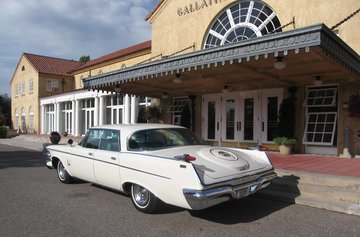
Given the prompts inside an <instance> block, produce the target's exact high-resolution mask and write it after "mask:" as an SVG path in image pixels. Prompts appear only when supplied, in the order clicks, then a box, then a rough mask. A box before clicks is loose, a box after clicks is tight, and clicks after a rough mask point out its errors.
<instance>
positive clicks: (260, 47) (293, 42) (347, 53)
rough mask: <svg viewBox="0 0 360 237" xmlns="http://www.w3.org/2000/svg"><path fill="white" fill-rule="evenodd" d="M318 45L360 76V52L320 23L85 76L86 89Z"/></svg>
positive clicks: (307, 48) (306, 48)
mask: <svg viewBox="0 0 360 237" xmlns="http://www.w3.org/2000/svg"><path fill="white" fill-rule="evenodd" d="M316 46H321V47H322V48H323V50H325V51H326V52H327V53H329V54H331V55H333V57H335V58H337V59H339V60H341V61H342V62H345V64H346V65H347V67H348V69H350V70H351V71H353V72H354V73H355V74H356V75H357V77H360V56H359V55H358V54H357V53H356V52H355V51H354V50H352V49H351V48H350V47H349V46H348V45H346V44H345V43H344V42H343V41H342V40H341V39H340V38H339V37H337V36H336V35H335V34H334V33H333V32H332V31H331V30H330V29H329V28H328V27H326V26H325V25H324V24H318V25H314V26H309V27H305V28H301V29H296V30H292V31H287V32H282V33H277V34H271V35H267V36H263V37H259V38H255V39H251V40H247V41H243V42H239V43H234V44H228V45H224V46H219V47H214V48H209V49H203V50H199V51H196V52H192V53H188V54H183V55H180V56H176V57H172V58H167V59H161V60H158V61H154V62H150V63H146V64H142V65H137V66H133V67H129V68H126V69H122V70H117V71H113V72H110V73H106V74H102V75H99V76H93V77H90V78H87V79H85V80H84V89H100V88H101V87H105V86H112V85H116V84H120V83H126V82H130V81H133V80H143V79H148V78H153V77H158V76H162V75H168V74H173V73H177V72H184V71H190V70H196V69H197V68H204V67H211V66H217V65H218V64H223V65H224V64H225V63H228V62H230V63H233V62H234V61H235V60H237V61H238V62H241V60H246V61H249V60H250V59H251V58H256V57H259V56H260V55H265V56H266V57H267V56H268V55H269V54H274V55H275V54H279V53H284V52H287V51H290V50H295V51H299V50H305V51H306V50H309V49H310V47H316ZM340 52H341V53H340Z"/></svg>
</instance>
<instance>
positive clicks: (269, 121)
mask: <svg viewBox="0 0 360 237" xmlns="http://www.w3.org/2000/svg"><path fill="white" fill-rule="evenodd" d="M282 99H283V89H271V90H263V91H262V93H261V108H262V109H261V142H267V143H268V142H272V141H273V139H274V137H275V134H276V129H277V124H278V114H279V109H280V104H281V102H282Z"/></svg>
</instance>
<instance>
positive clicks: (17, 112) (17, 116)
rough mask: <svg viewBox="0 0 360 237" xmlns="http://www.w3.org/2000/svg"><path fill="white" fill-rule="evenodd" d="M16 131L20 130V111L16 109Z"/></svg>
mask: <svg viewBox="0 0 360 237" xmlns="http://www.w3.org/2000/svg"><path fill="white" fill-rule="evenodd" d="M14 129H15V130H18V129H19V111H18V110H17V109H15V121H14Z"/></svg>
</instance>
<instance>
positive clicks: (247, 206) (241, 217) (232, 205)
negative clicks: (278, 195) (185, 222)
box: [189, 195, 292, 225]
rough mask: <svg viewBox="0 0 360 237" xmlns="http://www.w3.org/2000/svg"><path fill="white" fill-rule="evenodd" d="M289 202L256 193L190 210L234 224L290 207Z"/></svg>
mask: <svg viewBox="0 0 360 237" xmlns="http://www.w3.org/2000/svg"><path fill="white" fill-rule="evenodd" d="M289 205H292V204H288V203H282V202H277V201H271V200H266V199H262V198H259V197H257V196H256V195H253V196H250V197H246V198H243V199H240V200H233V201H229V202H225V203H222V204H220V205H217V206H214V207H210V208H208V209H205V210H201V211H189V213H190V214H191V215H192V216H193V217H197V218H201V219H204V220H208V221H212V222H216V223H221V224H226V225H232V224H238V223H249V222H254V221H257V220H259V219H261V218H263V217H265V216H268V215H270V214H271V213H274V212H277V211H279V210H281V209H283V208H286V207H288V206H289Z"/></svg>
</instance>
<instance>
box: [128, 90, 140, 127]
mask: <svg viewBox="0 0 360 237" xmlns="http://www.w3.org/2000/svg"><path fill="white" fill-rule="evenodd" d="M138 108H139V99H138V97H136V96H134V95H132V96H131V115H130V120H131V123H133V124H134V123H136V122H137V116H138Z"/></svg>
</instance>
